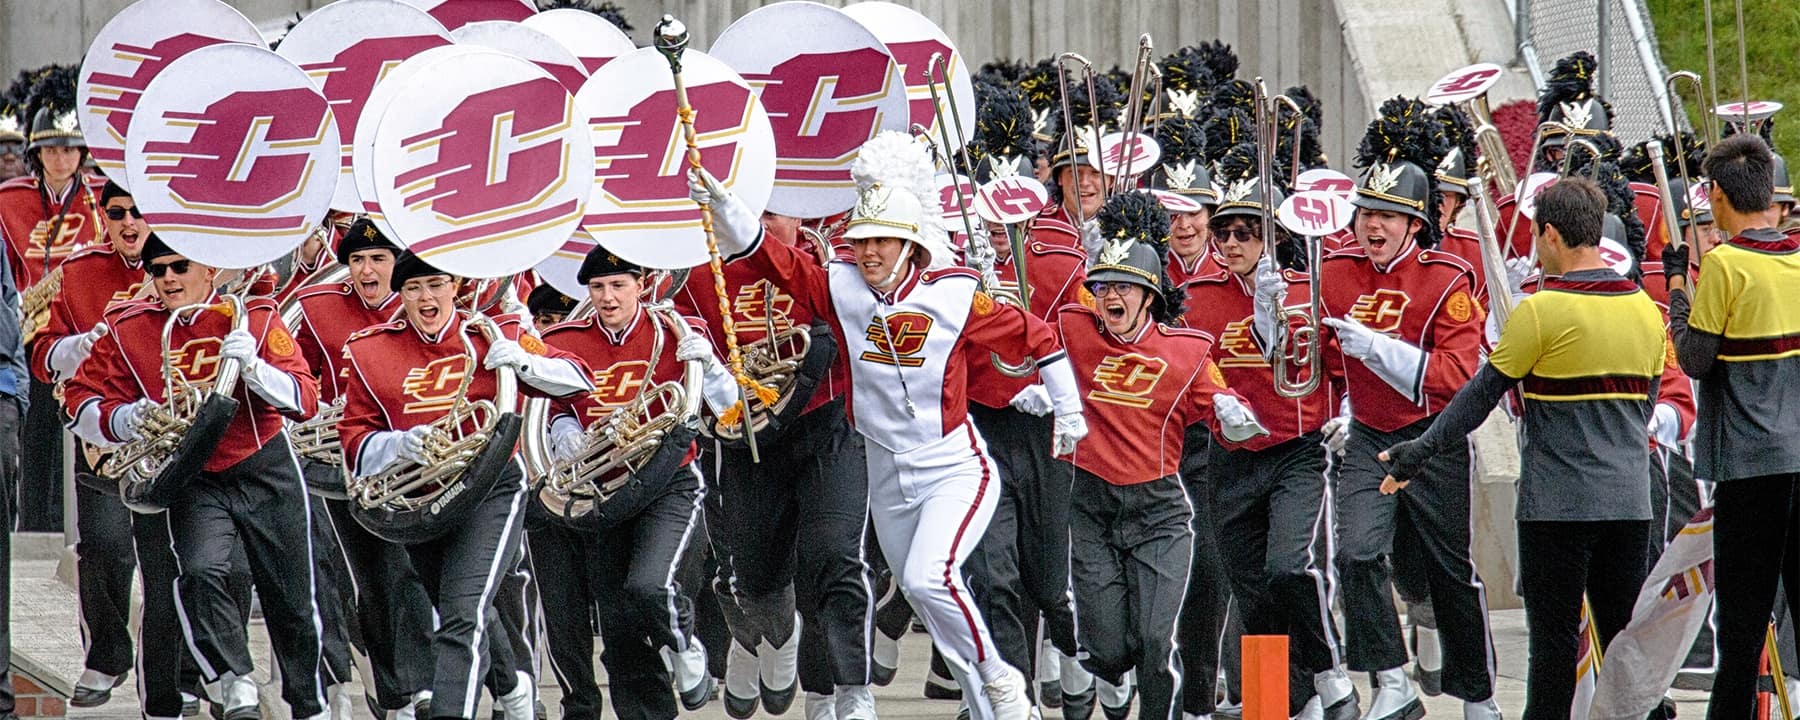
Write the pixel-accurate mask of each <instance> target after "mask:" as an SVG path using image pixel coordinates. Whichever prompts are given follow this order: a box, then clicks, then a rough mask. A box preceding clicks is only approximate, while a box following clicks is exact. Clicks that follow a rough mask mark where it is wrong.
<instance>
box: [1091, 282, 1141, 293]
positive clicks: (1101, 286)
mask: <svg viewBox="0 0 1800 720" xmlns="http://www.w3.org/2000/svg"><path fill="white" fill-rule="evenodd" d="M1087 287H1088V292H1091V293H1093V294H1094V297H1105V296H1106V294H1107V293H1109V292H1110V293H1113V294H1114V295H1119V296H1121V297H1123V296H1124V295H1125V290H1126V289H1127V288H1134V287H1137V283H1133V282H1125V281H1123V280H1118V281H1114V282H1091V283H1088V284H1087Z"/></svg>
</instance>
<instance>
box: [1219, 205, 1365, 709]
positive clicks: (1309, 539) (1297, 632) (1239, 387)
mask: <svg viewBox="0 0 1800 720" xmlns="http://www.w3.org/2000/svg"><path fill="white" fill-rule="evenodd" d="M1261 195H1262V189H1261V187H1260V186H1259V183H1258V182H1257V181H1256V178H1245V179H1242V180H1239V181H1237V182H1234V183H1232V184H1230V185H1229V186H1228V188H1227V192H1226V200H1225V201H1224V202H1222V203H1220V205H1219V209H1218V211H1217V212H1216V213H1215V214H1214V215H1213V221H1212V224H1213V232H1212V236H1213V237H1214V238H1215V243H1216V245H1217V246H1218V247H1219V248H1220V252H1221V254H1222V255H1223V256H1224V258H1225V270H1226V271H1227V273H1226V274H1220V275H1215V276H1213V277H1210V278H1202V279H1200V280H1195V281H1194V282H1192V283H1190V284H1188V286H1187V300H1188V303H1187V310H1186V313H1185V316H1184V318H1185V321H1186V323H1185V324H1186V325H1187V327H1190V328H1193V329H1196V330H1199V331H1201V332H1204V333H1206V334H1207V335H1209V336H1210V337H1214V338H1218V340H1217V341H1216V342H1215V343H1214V344H1213V346H1212V356H1213V359H1214V362H1215V363H1216V364H1217V366H1218V368H1219V370H1220V372H1221V373H1222V374H1223V375H1224V377H1225V380H1226V383H1227V384H1228V385H1230V387H1231V388H1232V389H1233V390H1235V391H1237V392H1238V394H1240V395H1241V396H1242V397H1243V398H1244V402H1245V404H1247V405H1248V406H1249V407H1250V409H1251V410H1252V411H1253V412H1255V413H1256V417H1257V418H1258V419H1260V420H1261V422H1262V423H1263V425H1264V427H1267V428H1268V429H1269V430H1270V432H1269V433H1268V434H1264V435H1258V436H1255V437H1252V438H1250V439H1248V440H1246V441H1243V442H1234V443H1226V444H1221V445H1219V446H1217V447H1215V448H1214V449H1213V451H1212V458H1211V460H1210V461H1209V462H1208V464H1207V467H1208V469H1209V470H1210V472H1211V474H1212V476H1213V477H1215V478H1218V481H1217V482H1214V483H1210V489H1211V493H1210V495H1211V503H1212V508H1211V510H1212V517H1214V518H1215V522H1216V524H1214V525H1212V526H1210V527H1209V528H1208V529H1209V530H1213V529H1216V534H1217V536H1218V537H1219V538H1222V539H1224V542H1225V543H1228V545H1227V546H1225V547H1222V548H1221V551H1222V553H1221V554H1222V555H1223V556H1224V557H1225V561H1224V564H1225V572H1226V573H1227V574H1228V575H1229V580H1230V582H1231V589H1232V592H1233V593H1234V597H1235V598H1236V601H1237V605H1236V607H1237V612H1238V613H1239V615H1240V617H1242V619H1243V622H1244V632H1245V633H1247V634H1251V635H1287V636H1289V638H1291V642H1292V646H1293V648H1294V651H1295V661H1296V663H1297V664H1298V665H1299V666H1300V667H1301V668H1303V669H1305V670H1306V672H1307V675H1308V676H1309V677H1311V678H1312V680H1313V691H1314V692H1315V693H1317V695H1318V696H1319V698H1320V704H1321V709H1323V710H1324V714H1323V717H1326V718H1331V719H1333V720H1347V719H1352V718H1356V717H1358V716H1359V715H1360V711H1359V708H1358V705H1357V697H1356V694H1355V692H1354V690H1353V688H1352V685H1351V683H1350V678H1349V676H1348V675H1347V674H1346V673H1345V672H1344V671H1343V669H1342V668H1341V666H1340V664H1341V662H1342V658H1341V654H1340V653H1341V651H1340V649H1339V647H1338V641H1337V638H1338V631H1337V627H1336V623H1335V622H1334V621H1333V620H1332V619H1331V612H1330V607H1331V598H1330V590H1329V588H1328V585H1327V583H1326V578H1325V576H1324V573H1325V572H1326V571H1327V570H1328V569H1329V568H1328V567H1327V566H1326V564H1328V563H1329V562H1330V558H1328V557H1327V558H1318V557H1316V556H1317V552H1318V551H1317V548H1318V546H1319V545H1320V544H1321V542H1320V540H1321V538H1320V537H1319V533H1320V532H1322V531H1324V530H1325V529H1326V528H1325V524H1324V522H1323V521H1322V514H1323V513H1324V512H1327V511H1328V509H1329V508H1328V505H1327V504H1326V500H1325V480H1326V477H1327V456H1326V453H1325V452H1324V451H1323V450H1322V446H1323V445H1324V443H1325V439H1326V438H1325V433H1324V432H1323V427H1324V425H1325V423H1326V421H1327V420H1329V419H1330V418H1331V415H1332V410H1333V409H1334V408H1333V407H1332V397H1331V395H1332V392H1331V387H1330V385H1331V383H1329V382H1326V381H1325V380H1326V378H1325V377H1323V376H1321V377H1320V383H1319V385H1318V387H1317V388H1315V389H1313V390H1312V391H1311V392H1308V393H1306V394H1304V395H1302V396H1301V397H1298V398H1289V397H1285V396H1283V395H1281V394H1280V393H1278V392H1276V389H1275V387H1276V379H1275V370H1274V367H1273V366H1272V365H1271V364H1270V361H1269V358H1270V357H1272V356H1273V354H1274V353H1277V352H1284V350H1285V349H1284V348H1282V347H1280V346H1277V345H1276V343H1277V342H1279V337H1280V334H1279V333H1278V331H1277V330H1276V323H1280V322H1288V315H1289V314H1292V313H1306V312H1307V308H1308V302H1307V296H1308V295H1309V294H1310V293H1311V284H1312V282H1313V280H1312V279H1311V277H1309V276H1308V275H1307V274H1305V273H1302V272H1298V271H1294V270H1286V271H1279V270H1276V263H1275V248H1272V247H1266V246H1265V244H1264V242H1263V237H1264V236H1263V227H1262V224H1263V223H1265V222H1274V220H1273V218H1272V217H1271V214H1272V213H1271V210H1272V209H1273V208H1274V207H1278V206H1279V204H1280V200H1281V197H1280V196H1279V195H1277V196H1276V197H1275V198H1272V199H1271V200H1269V201H1268V202H1264V201H1263V199H1262V197H1261ZM1274 234H1275V237H1277V238H1285V237H1286V236H1287V233H1286V231H1285V230H1283V229H1281V228H1275V232H1274ZM1284 294H1285V301H1283V300H1280V299H1281V298H1283V297H1284ZM1300 352H1312V353H1323V352H1325V348H1323V347H1317V346H1314V347H1312V348H1310V349H1309V350H1300ZM1289 361H1290V362H1297V359H1296V358H1294V357H1290V358H1289ZM1290 372H1291V370H1290ZM1301 372H1306V371H1305V370H1304V369H1302V370H1301ZM1318 372H1320V373H1327V374H1328V373H1329V370H1328V369H1327V368H1326V366H1325V365H1324V363H1320V365H1319V367H1318ZM1202 500H1205V498H1197V499H1196V502H1200V501H1202ZM1296 709H1297V708H1296Z"/></svg>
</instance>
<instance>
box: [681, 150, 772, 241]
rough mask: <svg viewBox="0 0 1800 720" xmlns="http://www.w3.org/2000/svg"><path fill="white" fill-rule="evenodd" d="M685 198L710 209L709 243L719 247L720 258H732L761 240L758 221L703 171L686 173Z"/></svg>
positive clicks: (746, 207)
mask: <svg viewBox="0 0 1800 720" xmlns="http://www.w3.org/2000/svg"><path fill="white" fill-rule="evenodd" d="M688 197H689V198H691V199H693V201H694V202H696V203H699V204H701V205H706V206H709V207H711V208H712V216H713V239H714V240H717V241H718V243H719V254H720V255H723V256H725V257H726V258H727V259H730V258H735V257H737V256H740V255H743V254H745V253H747V252H749V251H750V250H752V249H754V248H755V247H756V242H757V240H758V239H759V238H761V237H762V218H759V217H757V215H756V213H753V212H751V211H750V207H749V206H748V205H745V204H744V201H743V200H740V199H738V196H737V194H735V193H733V192H731V191H730V190H727V189H725V186H724V184H722V183H720V182H719V179H718V178H716V177H713V175H712V173H709V172H707V171H706V169H705V168H695V169H693V170H691V171H689V172H688Z"/></svg>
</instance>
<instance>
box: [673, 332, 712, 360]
mask: <svg viewBox="0 0 1800 720" xmlns="http://www.w3.org/2000/svg"><path fill="white" fill-rule="evenodd" d="M675 359H676V360H680V361H682V362H689V361H692V360H705V361H708V362H718V361H719V358H718V356H716V355H714V354H713V348H712V343H710V342H707V340H706V338H703V337H701V336H700V335H699V334H697V333H690V334H689V335H688V336H686V337H683V338H682V339H681V342H679V343H676V345H675Z"/></svg>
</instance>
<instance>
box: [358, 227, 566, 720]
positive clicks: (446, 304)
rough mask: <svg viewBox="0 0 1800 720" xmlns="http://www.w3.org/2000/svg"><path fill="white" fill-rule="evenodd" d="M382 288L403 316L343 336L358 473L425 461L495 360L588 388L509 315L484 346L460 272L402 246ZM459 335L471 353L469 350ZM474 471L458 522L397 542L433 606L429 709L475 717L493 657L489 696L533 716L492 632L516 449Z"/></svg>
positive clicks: (516, 540) (507, 653) (484, 391)
mask: <svg viewBox="0 0 1800 720" xmlns="http://www.w3.org/2000/svg"><path fill="white" fill-rule="evenodd" d="M388 288H389V289H390V290H392V291H394V292H397V293H399V294H400V299H401V303H402V310H403V312H402V315H401V316H400V317H399V318H397V319H395V320H394V321H392V322H388V323H384V324H381V325H376V326H373V327H369V328H366V329H364V330H362V331H360V332H358V333H356V334H354V335H351V336H350V338H349V341H348V343H347V344H346V345H345V349H344V354H345V356H346V359H347V361H348V362H347V367H348V370H349V379H348V380H346V382H345V387H344V388H343V390H344V397H345V405H344V417H343V419H342V420H341V421H339V423H338V436H339V439H340V442H341V444H342V447H343V450H344V462H345V464H346V465H347V466H348V467H349V468H350V472H351V474H352V475H353V476H354V477H355V478H359V479H360V478H369V477H373V476H376V475H379V474H381V473H383V472H384V471H387V470H389V469H391V468H392V467H394V466H396V464H398V463H415V464H423V463H429V462H431V461H432V456H431V451H430V449H429V447H428V442H429V440H428V439H429V438H430V437H431V433H432V426H431V423H432V422H433V421H434V420H437V419H438V418H440V417H442V416H443V415H444V414H445V413H446V412H448V411H449V410H450V408H451V406H452V404H453V403H454V400H455V398H454V397H453V396H454V394H455V392H456V389H457V388H458V386H459V385H460V383H461V382H462V381H463V379H464V377H465V374H467V373H474V377H473V378H470V381H469V387H468V396H467V397H466V398H465V399H466V400H468V401H476V400H484V399H492V398H493V396H494V393H495V387H496V380H495V372H494V371H495V370H496V369H498V368H501V367H510V368H513V369H514V370H515V372H517V374H518V377H519V379H520V381H521V385H522V388H521V389H522V391H523V392H529V393H541V394H544V395H550V396H556V397H561V396H568V395H572V394H575V393H578V392H582V391H586V390H591V389H592V385H591V384H590V383H589V382H588V379H587V374H586V373H585V372H583V370H582V367H581V365H580V364H579V362H577V361H576V360H574V359H572V358H569V357H568V356H566V355H565V354H562V353H558V352H552V351H547V350H546V349H545V348H544V347H543V345H542V343H541V342H540V341H538V340H537V339H536V338H533V337H531V336H529V335H522V334H520V329H519V325H518V323H517V321H516V319H512V318H508V319H505V320H503V321H500V328H501V330H502V331H503V332H504V333H505V334H506V335H507V337H503V338H501V339H499V340H496V341H494V342H491V343H490V342H489V341H488V339H487V337H486V336H485V335H483V334H482V333H481V332H480V331H479V330H478V329H477V328H476V327H474V326H473V325H472V324H471V321H470V313H469V312H467V311H464V310H459V309H457V308H456V296H457V292H458V289H459V287H458V283H457V280H456V278H454V277H452V276H451V275H450V274H448V273H445V272H444V271H442V270H439V269H437V268H435V267H432V266H431V265H430V264H428V263H427V262H425V261H424V260H422V259H420V258H419V257H418V256H416V255H413V254H412V253H410V252H407V253H402V254H401V255H400V257H399V259H397V260H396V261H395V262H394V269H393V271H392V274H391V276H390V277H389V281H388ZM463 334H466V335H467V336H468V337H467V340H468V342H469V343H471V344H472V346H473V347H474V348H475V349H476V352H477V353H478V354H479V355H480V358H479V359H477V358H471V357H469V356H467V355H466V354H465V349H464V346H463V338H462V337H461V335H463ZM514 337H520V338H522V340H514V339H512V338H514ZM527 345H528V346H529V347H527ZM472 480H473V482H475V483H476V484H475V485H472V486H469V487H467V488H466V490H467V491H469V492H472V493H478V495H476V496H475V497H472V498H470V499H467V500H465V501H464V503H465V504H464V505H463V508H462V510H463V511H462V512H461V513H460V516H459V517H458V518H456V520H457V521H456V522H454V523H451V524H450V526H449V527H448V528H447V529H446V530H445V531H444V533H443V534H442V535H439V536H437V537H435V538H433V539H431V540H427V541H424V542H419V543H416V544H409V545H406V546H405V548H406V553H407V555H408V557H409V558H410V559H411V560H412V565H413V568H414V569H415V570H416V571H417V572H418V574H419V579H420V580H421V581H422V582H423V583H424V585H425V592H426V594H427V595H428V596H429V597H430V598H431V600H432V605H433V606H434V608H435V609H436V611H437V615H438V626H437V630H436V632H435V633H434V634H433V639H432V657H433V661H434V664H435V671H434V673H433V675H432V680H431V691H432V695H431V717H433V718H452V717H454V718H464V719H465V720H466V719H467V718H471V717H473V716H474V714H475V703H476V699H477V697H478V695H479V693H480V690H481V687H482V684H481V682H482V678H483V677H485V675H486V674H487V671H488V670H489V669H490V665H491V667H492V668H494V669H495V670H496V672H495V673H494V674H495V675H496V685H497V688H498V690H499V692H500V694H499V696H498V697H497V698H496V701H495V703H494V704H495V705H498V706H501V709H502V710H503V712H504V714H505V716H506V717H507V719H508V720H523V719H524V718H529V717H531V715H532V706H533V701H534V693H533V690H534V687H533V684H534V682H535V681H533V680H532V678H531V676H530V675H529V674H528V673H526V672H525V671H524V670H517V671H516V672H515V673H513V677H507V673H506V672H505V670H506V669H507V668H523V667H529V665H528V664H527V663H528V662H529V659H527V658H513V657H511V655H512V652H511V648H510V646H509V645H508V643H507V642H506V639H505V637H504V636H503V635H499V634H498V633H494V632H490V629H492V626H495V625H497V624H498V623H499V622H500V619H499V617H498V616H499V612H498V611H497V610H496V609H495V608H494V600H495V596H496V594H497V593H498V592H499V589H500V583H501V580H502V579H503V576H504V575H506V574H508V572H509V571H511V570H512V569H513V568H514V567H516V566H517V565H518V562H519V554H520V552H521V536H522V533H523V521H524V504H525V480H524V472H523V468H522V467H520V465H519V462H518V459H517V457H516V456H514V457H513V459H512V461H511V462H509V463H508V464H507V465H506V469H505V470H503V471H502V472H501V473H500V474H499V476H498V477H494V478H473V479H472ZM443 522H449V521H448V520H447V519H446V520H443ZM497 635H499V636H498V637H497ZM490 657H491V658H492V662H491V663H490Z"/></svg>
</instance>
